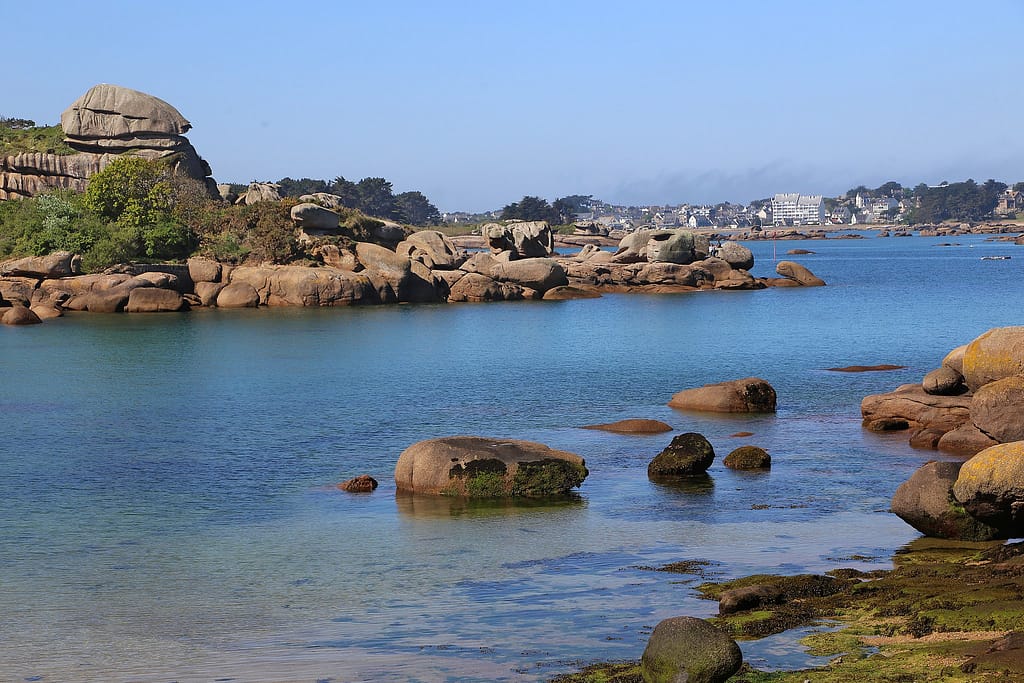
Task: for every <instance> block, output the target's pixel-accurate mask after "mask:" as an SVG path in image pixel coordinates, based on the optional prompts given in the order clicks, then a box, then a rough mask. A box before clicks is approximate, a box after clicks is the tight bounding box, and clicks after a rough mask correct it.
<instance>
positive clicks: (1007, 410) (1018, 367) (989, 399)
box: [861, 327, 1024, 455]
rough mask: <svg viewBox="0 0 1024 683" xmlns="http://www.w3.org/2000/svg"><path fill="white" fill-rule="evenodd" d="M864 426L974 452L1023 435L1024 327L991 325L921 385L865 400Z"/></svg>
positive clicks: (951, 449) (930, 445) (936, 446)
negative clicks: (898, 432)
mask: <svg viewBox="0 0 1024 683" xmlns="http://www.w3.org/2000/svg"><path fill="white" fill-rule="evenodd" d="M861 414H862V416H863V418H864V426H865V427H866V428H867V429H870V430H872V431H877V432H885V431H903V430H905V431H908V432H909V433H910V444H911V445H912V446H915V447H918V448H934V449H938V450H941V451H946V452H948V453H955V454H958V455H973V454H975V453H978V452H979V451H982V450H984V449H986V448H988V447H990V446H994V445H996V444H999V443H1008V442H1011V441H1020V440H1024V327H1000V328H995V329H992V330H989V331H988V332H986V333H984V334H982V335H981V336H980V337H978V338H977V339H975V340H974V341H972V342H971V343H969V344H965V345H963V346H959V347H957V348H955V349H953V350H952V351H950V352H949V353H948V354H947V355H946V357H945V358H944V359H943V360H942V363H941V365H940V366H939V367H938V368H936V369H935V370H932V371H931V372H929V373H927V374H926V375H925V376H924V377H923V378H922V381H921V383H920V384H904V385H903V386H900V387H898V388H897V389H895V390H894V391H891V392H889V393H885V394H875V395H872V396H867V397H865V398H864V399H863V400H862V401H861Z"/></svg>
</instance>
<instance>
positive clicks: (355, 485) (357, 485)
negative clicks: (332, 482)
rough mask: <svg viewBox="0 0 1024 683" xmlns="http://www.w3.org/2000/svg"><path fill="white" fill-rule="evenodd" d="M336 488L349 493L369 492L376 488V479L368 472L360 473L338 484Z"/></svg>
mask: <svg viewBox="0 0 1024 683" xmlns="http://www.w3.org/2000/svg"><path fill="white" fill-rule="evenodd" d="M338 488H339V489H341V490H342V491H348V492H349V493H371V492H372V491H373V490H374V489H376V488H377V480H376V479H374V478H373V477H371V476H370V475H368V474H361V475H359V476H358V477H355V478H353V479H349V480H348V481H343V482H342V483H340V484H338Z"/></svg>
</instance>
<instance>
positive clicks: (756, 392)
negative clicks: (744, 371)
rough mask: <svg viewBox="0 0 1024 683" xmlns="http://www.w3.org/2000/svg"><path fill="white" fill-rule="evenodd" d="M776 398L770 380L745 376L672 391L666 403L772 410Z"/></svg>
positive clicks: (725, 409)
mask: <svg viewBox="0 0 1024 683" xmlns="http://www.w3.org/2000/svg"><path fill="white" fill-rule="evenodd" d="M776 400H777V397H776V394H775V389H774V388H773V387H772V385H771V384H769V383H768V382H766V381H765V380H763V379H760V378H759V377H747V378H745V379H736V380H731V381H728V382H719V383H718V384H706V385H704V386H702V387H697V388H695V389H684V390H683V391H680V392H679V393H677V394H675V395H673V396H672V399H671V400H670V401H669V402H668V405H669V406H670V407H672V408H680V409H682V410H697V411H705V412H714V413H774V412H775V403H776Z"/></svg>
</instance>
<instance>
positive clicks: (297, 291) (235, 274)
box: [217, 266, 378, 306]
mask: <svg viewBox="0 0 1024 683" xmlns="http://www.w3.org/2000/svg"><path fill="white" fill-rule="evenodd" d="M230 278H231V284H232V285H235V284H239V283H245V284H248V285H249V286H251V287H252V288H253V289H254V290H256V292H257V293H258V295H259V301H260V304H262V305H265V306H350V305H353V304H362V303H376V302H377V301H378V295H377V291H376V288H375V287H374V286H373V283H372V282H371V281H370V278H368V277H367V276H366V275H363V274H362V273H352V272H348V271H344V270H338V269H336V268H327V267H323V268H305V267H303V266H240V267H238V268H235V269H234V270H233V271H231V276H230ZM228 291H230V287H225V288H224V290H222V291H221V293H220V294H219V295H218V297H217V302H218V305H219V304H220V301H221V298H222V297H224V296H225V293H226V292H228Z"/></svg>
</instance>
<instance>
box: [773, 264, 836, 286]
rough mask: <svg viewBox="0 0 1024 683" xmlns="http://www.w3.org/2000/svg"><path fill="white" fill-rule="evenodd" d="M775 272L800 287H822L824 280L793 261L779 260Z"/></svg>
mask: <svg viewBox="0 0 1024 683" xmlns="http://www.w3.org/2000/svg"><path fill="white" fill-rule="evenodd" d="M775 272H776V273H778V274H779V275H781V276H782V277H784V278H786V279H787V280H791V281H792V282H795V283H796V284H798V285H800V286H801V287H823V286H824V285H825V281H824V280H822V279H821V278H820V277H818V276H817V275H815V274H814V273H812V272H811V271H810V270H809V269H808V268H807V267H805V266H802V265H800V264H799V263H797V262H795V261H779V262H778V264H776V266H775Z"/></svg>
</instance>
